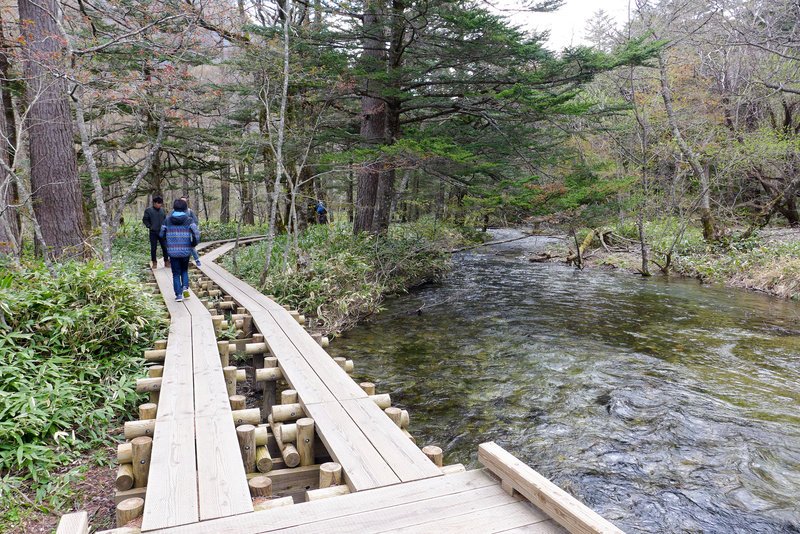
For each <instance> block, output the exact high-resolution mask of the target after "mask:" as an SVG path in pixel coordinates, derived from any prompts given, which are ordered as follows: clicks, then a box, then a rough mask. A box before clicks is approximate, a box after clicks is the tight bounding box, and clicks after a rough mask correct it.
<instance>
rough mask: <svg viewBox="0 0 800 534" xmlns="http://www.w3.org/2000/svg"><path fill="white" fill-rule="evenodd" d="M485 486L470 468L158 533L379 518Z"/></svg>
mask: <svg viewBox="0 0 800 534" xmlns="http://www.w3.org/2000/svg"><path fill="white" fill-rule="evenodd" d="M488 486H495V487H496V486H497V481H496V480H495V479H493V478H492V477H491V476H489V475H487V474H486V473H485V472H484V471H483V470H473V471H467V472H464V473H457V474H454V475H449V476H446V477H438V478H429V479H425V480H417V481H414V482H408V483H405V484H397V485H394V486H387V487H382V488H377V489H373V490H369V491H363V492H359V493H351V494H350V495H343V496H341V497H336V498H335V499H324V500H320V501H313V502H307V503H300V504H296V505H294V506H288V507H285V508H278V509H275V510H266V511H263V512H254V513H252V514H242V515H239V516H236V517H229V518H223V519H216V520H213V521H208V522H204V523H200V524H199V525H187V526H182V527H174V528H169V529H163V530H160V531H158V533H159V534H258V533H260V532H265V531H275V530H280V529H282V528H288V527H293V526H297V525H306V524H309V523H313V522H316V521H320V520H325V519H331V518H335V517H343V516H348V515H351V514H356V513H361V512H370V511H372V512H373V513H374V514H375V515H374V517H381V515H380V514H381V513H382V510H383V509H384V508H385V507H387V506H395V505H399V504H404V503H416V504H421V503H422V502H423V501H426V500H427V499H431V498H435V497H438V496H442V495H450V494H461V493H463V492H467V491H472V490H474V489H478V488H484V487H488ZM267 527H269V529H267Z"/></svg>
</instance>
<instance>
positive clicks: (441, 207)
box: [435, 180, 444, 221]
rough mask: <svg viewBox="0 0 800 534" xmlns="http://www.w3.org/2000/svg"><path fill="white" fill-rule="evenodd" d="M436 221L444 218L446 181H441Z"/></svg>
mask: <svg viewBox="0 0 800 534" xmlns="http://www.w3.org/2000/svg"><path fill="white" fill-rule="evenodd" d="M435 217H436V220H437V221H441V220H442V219H443V218H444V180H439V190H438V191H437V193H436V215H435Z"/></svg>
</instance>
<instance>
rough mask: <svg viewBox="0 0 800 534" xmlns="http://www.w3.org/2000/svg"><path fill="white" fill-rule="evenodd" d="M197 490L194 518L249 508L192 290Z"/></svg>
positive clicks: (217, 372) (210, 340)
mask: <svg viewBox="0 0 800 534" xmlns="http://www.w3.org/2000/svg"><path fill="white" fill-rule="evenodd" d="M187 309H188V310H189V311H190V312H191V313H192V349H193V362H194V391H195V398H194V402H195V433H196V438H195V439H196V446H197V490H198V502H199V511H200V520H201V521H205V520H207V519H215V518H217V517H226V516H229V515H236V514H241V513H246V512H252V511H253V504H252V501H251V500H250V490H249V489H248V487H247V478H246V477H245V471H244V465H243V464H242V459H241V455H240V453H239V442H238V440H237V438H236V428H235V427H234V424H233V416H232V415H231V408H230V401H229V399H228V392H227V389H226V387H225V379H224V376H223V374H222V364H221V363H220V359H219V350H218V349H217V339H216V336H215V334H214V326H213V324H212V322H211V315H210V314H209V313H208V310H207V309H206V308H205V307H204V306H203V305H202V304H201V303H200V301H199V300H198V299H197V297H195V296H194V295H192V297H190V299H188V302H187Z"/></svg>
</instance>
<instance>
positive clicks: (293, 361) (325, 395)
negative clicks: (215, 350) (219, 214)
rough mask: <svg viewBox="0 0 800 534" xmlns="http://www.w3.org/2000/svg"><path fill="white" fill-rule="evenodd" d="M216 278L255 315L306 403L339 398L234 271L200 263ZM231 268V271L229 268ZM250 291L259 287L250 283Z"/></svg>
mask: <svg viewBox="0 0 800 534" xmlns="http://www.w3.org/2000/svg"><path fill="white" fill-rule="evenodd" d="M200 269H201V270H203V272H205V273H206V274H207V275H208V276H209V277H210V278H212V279H213V280H214V281H215V282H216V283H217V285H219V286H220V287H221V288H222V289H223V291H225V292H226V293H228V294H229V295H231V296H232V297H233V298H234V299H235V300H237V301H238V302H240V303H241V304H242V305H243V306H244V307H246V308H248V311H249V312H250V315H251V316H252V317H253V323H254V324H255V325H256V327H257V328H258V330H259V331H260V332H261V333H262V334H263V335H264V341H265V342H266V344H267V346H268V347H269V349H270V352H272V353H273V354H274V355H275V356H276V357H277V358H278V361H279V362H280V364H281V367H282V368H283V369H284V377H285V378H286V380H287V381H288V382H289V383H290V384H291V385H292V387H293V388H294V389H296V390H297V391H300V392H302V394H301V398H302V402H303V403H317V402H331V401H334V400H336V398H335V397H334V396H333V394H332V393H331V392H330V390H329V389H328V387H327V386H326V385H325V383H324V382H323V381H322V379H321V378H320V377H319V376H318V375H317V374H316V373H315V372H314V370H313V369H312V368H311V367H310V366H309V365H308V363H307V362H306V361H305V359H304V358H303V357H302V355H301V354H300V353H299V352H298V351H297V349H296V348H295V346H294V345H293V344H292V343H291V341H289V339H288V338H287V337H286V335H285V334H284V333H283V331H282V330H281V329H280V328H279V327H278V325H277V323H276V322H275V321H274V319H273V318H272V316H271V315H269V314H268V313H267V312H265V311H263V309H262V307H261V306H260V305H259V304H258V303H257V302H256V301H255V300H253V299H252V298H251V295H250V294H248V293H247V292H245V291H243V290H241V289H239V287H238V286H237V285H236V284H235V283H233V282H232V281H231V280H230V279H231V278H233V276H232V275H230V273H227V275H225V274H221V273H220V269H219V268H218V267H216V266H212V265H208V266H207V265H206V264H203V265H202V267H200ZM226 272H227V271H226ZM247 287H248V288H249V292H250V293H257V291H256V290H255V289H254V288H252V287H250V286H247Z"/></svg>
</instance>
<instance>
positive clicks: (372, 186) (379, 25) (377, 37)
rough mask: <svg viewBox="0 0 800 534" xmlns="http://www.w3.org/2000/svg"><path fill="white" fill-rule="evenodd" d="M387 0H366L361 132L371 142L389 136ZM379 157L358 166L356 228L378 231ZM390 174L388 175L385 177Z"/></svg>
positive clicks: (364, 230) (380, 140)
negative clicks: (385, 93)
mask: <svg viewBox="0 0 800 534" xmlns="http://www.w3.org/2000/svg"><path fill="white" fill-rule="evenodd" d="M384 8H385V2H384V0H364V16H363V20H364V28H363V43H364V44H363V49H364V51H363V55H362V57H361V63H362V69H363V71H364V73H365V74H366V76H365V79H364V80H365V81H364V84H365V87H364V90H363V94H362V96H361V129H360V135H361V137H362V139H363V140H364V142H365V143H367V144H368V145H382V144H383V143H384V142H385V140H386V103H385V100H384V96H383V84H382V83H381V82H380V79H381V75H382V73H383V72H384V71H385V68H386V37H385V35H384V22H383V20H382V18H383V17H384V16H385V13H384V11H385V9H384ZM381 167H382V165H381V163H380V162H378V161H371V162H366V163H365V164H364V165H362V166H361V167H360V168H359V170H358V187H357V191H356V206H355V219H354V222H353V232H355V233H359V232H376V230H377V228H376V227H375V226H374V225H373V223H374V220H375V204H376V202H377V201H378V184H379V182H380V180H381V175H383V174H385V173H386V171H385V170H383V169H382V168H381ZM386 179H388V177H386V176H384V180H386Z"/></svg>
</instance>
